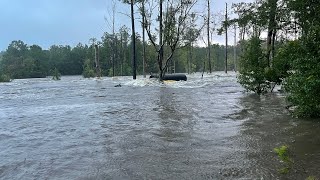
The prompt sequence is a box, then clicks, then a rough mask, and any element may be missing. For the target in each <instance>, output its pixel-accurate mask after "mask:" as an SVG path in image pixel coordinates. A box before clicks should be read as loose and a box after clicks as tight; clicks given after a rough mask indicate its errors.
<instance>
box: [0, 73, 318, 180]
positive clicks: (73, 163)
mask: <svg viewBox="0 0 320 180" xmlns="http://www.w3.org/2000/svg"><path fill="white" fill-rule="evenodd" d="M200 77H201V75H200V74H194V75H190V76H188V81H187V82H175V83H170V84H161V83H159V82H157V81H155V80H149V79H143V78H139V79H138V80H136V81H133V80H131V77H118V78H102V79H83V78H81V77H78V76H73V77H63V78H62V80H61V81H51V80H50V79H49V78H48V79H25V80H14V81H13V82H11V83H4V84H0V124H1V126H0V159H1V161H0V179H281V178H289V179H290V178H291V179H297V178H298V179H305V178H306V177H308V176H310V175H313V176H317V177H320V175H319V171H318V169H319V163H320V162H319V161H320V154H319V148H320V147H319V146H320V139H319V136H318V134H317V132H319V130H320V126H319V123H315V122H309V121H300V120H296V119H292V118H291V117H290V115H289V114H288V113H287V112H286V110H285V108H284V106H285V100H284V98H283V97H282V96H281V95H280V94H277V93H274V94H270V95H266V96H261V97H259V96H256V95H248V94H246V93H243V92H242V91H243V89H242V88H241V87H240V86H239V85H238V84H237V83H236V74H232V73H231V74H224V73H214V74H212V75H205V77H204V79H201V78H200ZM117 84H122V87H121V88H116V87H114V85H117ZM283 144H287V145H289V146H290V149H292V154H293V158H294V160H295V162H297V163H295V165H294V167H293V169H294V171H292V172H290V174H288V175H287V176H282V175H280V174H279V173H278V168H279V167H281V163H280V162H279V160H278V159H277V157H276V155H275V154H274V153H273V152H272V150H273V148H274V147H277V146H280V145H283Z"/></svg>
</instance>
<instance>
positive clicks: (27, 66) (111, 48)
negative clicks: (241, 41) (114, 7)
mask: <svg viewBox="0 0 320 180" xmlns="http://www.w3.org/2000/svg"><path fill="white" fill-rule="evenodd" d="M136 37H137V38H136V47H137V64H138V69H137V72H138V74H142V73H143V71H142V40H141V36H140V35H139V34H137V35H136ZM93 41H94V42H93V43H92V44H85V45H84V44H81V43H79V44H78V45H77V46H75V47H71V46H69V45H66V46H62V45H52V46H51V47H50V48H49V49H48V50H45V49H42V48H41V47H40V46H38V45H31V46H29V45H27V44H25V43H24V42H23V41H21V40H18V41H12V43H11V44H10V45H9V46H8V48H7V50H6V51H4V52H2V53H1V60H0V72H1V74H5V75H7V76H9V77H10V78H11V79H19V78H40V77H46V76H51V75H53V73H54V70H55V69H57V70H58V71H59V72H60V73H61V74H62V75H81V74H86V77H93V76H96V73H95V50H94V46H93V44H94V43H95V44H98V47H99V49H98V51H99V53H98V54H99V62H100V67H101V73H102V75H103V76H128V75H131V74H132V68H131V64H132V62H131V41H130V34H129V33H128V29H127V28H126V27H122V28H121V29H120V30H119V33H117V34H115V36H112V35H111V34H108V33H105V34H104V36H103V37H102V38H101V41H97V40H93ZM229 49H230V54H229V55H228V56H229V58H230V59H231V60H230V62H229V69H230V70H233V68H234V65H233V58H234V57H233V50H232V49H233V47H231V46H230V47H229ZM211 52H212V60H211V61H212V69H214V70H216V71H221V70H224V59H225V46H223V45H218V44H214V45H212V49H211ZM206 54H207V49H206V48H205V47H193V48H192V52H191V57H190V52H189V48H188V47H184V48H180V49H178V50H177V51H176V53H175V54H174V56H173V59H172V63H171V65H170V66H169V68H168V72H169V73H174V72H176V73H178V72H179V73H184V72H190V73H192V72H199V71H202V69H203V62H204V61H205V60H206V59H207V57H206ZM188 59H190V64H191V66H190V70H189V69H188V68H189V66H188V62H187V61H188ZM113 68H114V70H113ZM206 68H207V69H208V67H206ZM113 71H114V72H113ZM146 72H147V73H149V72H153V73H157V72H158V67H157V62H156V54H155V51H154V47H153V46H152V45H151V44H148V43H146Z"/></svg>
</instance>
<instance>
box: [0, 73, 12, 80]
mask: <svg viewBox="0 0 320 180" xmlns="http://www.w3.org/2000/svg"><path fill="white" fill-rule="evenodd" d="M10 81H11V79H10V77H9V76H8V75H6V74H0V82H10Z"/></svg>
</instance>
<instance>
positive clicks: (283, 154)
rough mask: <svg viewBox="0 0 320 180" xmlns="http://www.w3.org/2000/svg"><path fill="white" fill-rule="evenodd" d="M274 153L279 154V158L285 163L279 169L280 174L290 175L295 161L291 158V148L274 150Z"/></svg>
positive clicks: (283, 147) (284, 146) (285, 146)
mask: <svg viewBox="0 0 320 180" xmlns="http://www.w3.org/2000/svg"><path fill="white" fill-rule="evenodd" d="M273 151H274V152H275V153H277V155H278V158H279V159H280V161H281V162H282V163H283V166H284V167H282V168H280V169H279V173H281V174H288V173H289V171H290V170H291V168H292V164H293V160H292V159H291V158H290V156H289V146H287V145H283V146H280V147H278V148H274V149H273Z"/></svg>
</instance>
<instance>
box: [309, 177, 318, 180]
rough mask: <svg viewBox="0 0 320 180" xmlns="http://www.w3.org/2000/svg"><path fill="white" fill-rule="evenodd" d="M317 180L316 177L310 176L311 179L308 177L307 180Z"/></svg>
mask: <svg viewBox="0 0 320 180" xmlns="http://www.w3.org/2000/svg"><path fill="white" fill-rule="evenodd" d="M316 179H317V178H316V177H315V176H309V177H307V179H306V180H316Z"/></svg>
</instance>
